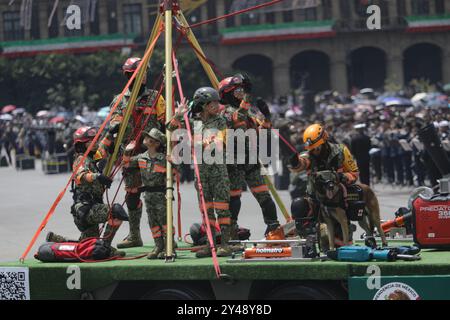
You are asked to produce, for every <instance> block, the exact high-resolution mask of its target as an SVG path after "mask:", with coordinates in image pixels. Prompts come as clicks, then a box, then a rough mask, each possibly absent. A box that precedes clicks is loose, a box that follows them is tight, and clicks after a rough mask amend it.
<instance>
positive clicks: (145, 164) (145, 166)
mask: <svg viewBox="0 0 450 320" xmlns="http://www.w3.org/2000/svg"><path fill="white" fill-rule="evenodd" d="M138 164H139V168H140V169H145V168H147V161H145V160H138Z"/></svg>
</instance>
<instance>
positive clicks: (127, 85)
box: [20, 30, 162, 262]
mask: <svg viewBox="0 0 450 320" xmlns="http://www.w3.org/2000/svg"><path fill="white" fill-rule="evenodd" d="M161 32H162V30H160V31H159V32H158V34H157V36H156V37H155V40H153V42H152V43H151V45H150V46H149V48H148V49H147V51H146V53H145V55H144V59H145V58H146V57H147V56H149V55H150V52H151V51H152V49H153V47H154V46H155V45H156V42H157V40H158V39H159V36H160V35H161ZM144 59H143V60H144ZM142 65H143V64H142V63H141V64H139V66H138V68H137V70H136V71H135V72H134V73H133V75H132V76H131V78H130V80H129V81H128V83H127V84H126V86H125V88H124V89H123V90H122V93H121V94H120V96H119V99H118V100H117V101H116V103H115V105H114V106H113V107H112V108H111V110H110V111H109V114H108V116H107V117H106V119H105V121H103V123H102V125H101V126H100V129H99V130H98V132H97V134H96V135H95V137H94V139H93V140H92V142H91V143H90V145H89V147H88V148H87V150H86V152H85V153H84V155H83V158H82V159H81V161H80V163H79V164H78V165H77V166H76V167H75V168H74V170H73V172H72V175H71V176H70V178H69V181H68V182H67V184H66V186H65V187H64V189H63V190H62V191H61V192H60V193H59V194H58V196H57V197H56V199H55V201H54V202H53V204H52V206H51V207H50V210H49V211H48V212H47V214H46V215H45V217H44V219H43V220H42V222H41V224H40V225H39V228H38V229H37V231H36V233H35V234H34V236H33V238H32V239H31V241H30V243H29V244H28V246H27V248H26V249H25V252H24V253H23V254H22V256H21V257H20V261H21V262H23V261H24V260H25V258H26V256H27V255H28V253H29V252H30V250H31V248H32V247H33V245H34V244H35V242H36V240H37V238H38V237H39V235H40V234H41V232H42V230H44V228H45V227H46V225H47V223H48V221H49V220H50V217H51V216H52V215H53V213H54V212H55V210H56V207H57V206H58V204H59V202H60V201H61V199H62V198H63V196H64V194H65V193H66V191H67V189H68V188H69V185H70V184H71V182H72V180H73V179H74V177H75V174H76V172H77V171H78V169H79V168H80V167H81V166H82V165H83V164H84V161H85V160H86V158H87V156H88V154H89V153H90V152H91V150H92V148H93V146H94V145H95V144H96V143H97V141H98V139H99V137H100V134H101V133H102V131H103V130H104V129H105V127H106V124H107V123H108V122H109V120H110V119H111V116H112V114H113V112H114V111H115V110H116V108H117V106H118V105H119V102H120V101H121V100H122V98H123V96H124V95H125V92H126V91H127V90H128V88H129V86H130V85H131V83H132V82H133V80H134V79H135V78H136V76H137V74H138V72H139V70H140V68H141V66H142Z"/></svg>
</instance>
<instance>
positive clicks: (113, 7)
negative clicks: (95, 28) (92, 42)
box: [106, 0, 118, 34]
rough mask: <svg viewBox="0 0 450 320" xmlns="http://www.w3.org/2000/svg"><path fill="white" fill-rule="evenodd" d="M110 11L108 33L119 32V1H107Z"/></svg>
mask: <svg viewBox="0 0 450 320" xmlns="http://www.w3.org/2000/svg"><path fill="white" fill-rule="evenodd" d="M106 3H107V9H108V10H107V11H108V33H109V34H115V33H117V32H118V28H117V1H116V0H108V1H107V2H106Z"/></svg>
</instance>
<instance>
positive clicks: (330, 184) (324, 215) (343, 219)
mask: <svg viewBox="0 0 450 320" xmlns="http://www.w3.org/2000/svg"><path fill="white" fill-rule="evenodd" d="M313 178H314V188H315V196H316V198H317V200H319V202H320V211H319V221H323V222H325V224H326V227H327V233H328V244H329V249H331V250H334V248H335V237H336V230H335V227H336V225H335V221H337V222H338V223H339V224H340V226H341V231H342V242H343V244H344V245H348V244H349V219H348V216H347V212H346V211H345V209H344V207H345V205H344V204H345V199H344V188H345V187H344V186H343V185H342V184H341V183H340V181H339V176H338V174H337V172H335V171H330V170H324V171H318V172H316V173H315V174H314V175H313ZM357 185H358V186H359V187H360V188H361V189H362V190H363V201H364V202H365V208H364V209H365V210H364V213H363V217H362V219H361V220H360V221H358V224H359V225H360V227H361V228H363V230H364V231H365V232H366V236H373V235H374V231H375V230H374V228H375V227H376V228H377V230H378V232H379V233H380V236H381V241H382V243H383V245H384V246H387V241H386V236H385V235H384V232H383V229H382V228H381V222H380V206H379V204H378V199H377V197H376V196H375V193H374V192H373V190H372V189H371V188H370V187H369V186H368V185H365V184H362V183H358V184H357ZM322 229H323V228H321V230H322ZM321 238H322V237H321Z"/></svg>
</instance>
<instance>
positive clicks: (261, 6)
mask: <svg viewBox="0 0 450 320" xmlns="http://www.w3.org/2000/svg"><path fill="white" fill-rule="evenodd" d="M281 1H283V0H274V1H270V2H266V3H263V4H260V5H257V6H254V7H250V8H247V9H242V10H239V11H235V12H232V13H228V14H225V15H223V16H219V17H216V18H212V19H209V20H205V21H201V22H198V23H195V24H193V25H191V26H190V27H191V28H196V27H199V26H202V25H204V24H209V23H212V22H215V21H218V20H222V19H227V18H230V17H233V16H236V15H238V14H242V13H246V12H249V11H253V10H257V9H261V8H264V7H268V6H272V5H274V4H277V3H278V2H281Z"/></svg>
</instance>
